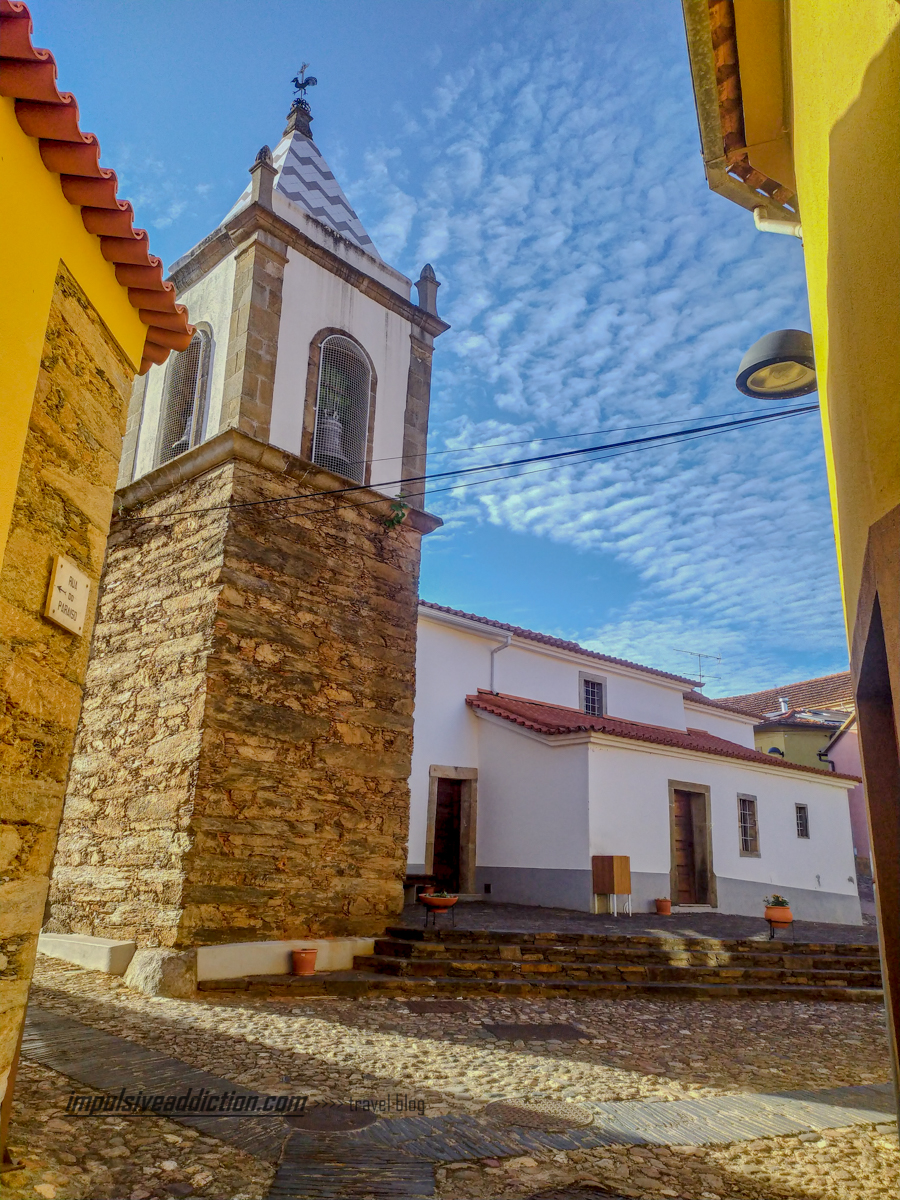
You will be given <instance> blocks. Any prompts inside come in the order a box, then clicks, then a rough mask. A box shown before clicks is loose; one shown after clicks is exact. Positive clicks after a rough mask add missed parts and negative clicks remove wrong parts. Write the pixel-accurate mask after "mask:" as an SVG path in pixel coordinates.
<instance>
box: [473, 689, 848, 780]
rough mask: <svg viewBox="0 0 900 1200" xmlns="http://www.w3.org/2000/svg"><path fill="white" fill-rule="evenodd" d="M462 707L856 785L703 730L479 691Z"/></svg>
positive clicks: (543, 728) (541, 728) (545, 727)
mask: <svg viewBox="0 0 900 1200" xmlns="http://www.w3.org/2000/svg"><path fill="white" fill-rule="evenodd" d="M466 704H468V705H469V707H470V708H474V709H477V710H479V711H480V712H487V713H493V715H494V716H497V717H502V718H503V719H504V720H505V721H512V722H513V723H514V724H516V725H521V726H522V727H523V728H524V729H532V730H534V731H535V732H536V733H544V734H550V735H553V734H563V733H586V732H590V731H595V732H597V733H604V734H607V735H608V736H610V737H620V738H626V739H627V740H628V741H632V742H650V743H651V744H653V745H655V746H671V747H672V748H673V749H676V750H691V751H693V752H694V753H697V754H713V755H716V756H717V757H719V758H734V759H739V760H740V761H742V762H749V763H756V764H758V765H760V766H766V767H772V768H774V769H776V770H779V771H802V772H804V774H807V775H828V776H830V777H831V778H832V779H833V778H838V779H850V780H853V781H854V782H859V779H858V776H856V775H837V776H836V775H835V772H834V771H827V770H820V769H819V768H818V767H805V766H803V765H802V764H800V763H792V762H784V761H783V760H782V759H779V758H774V757H773V756H772V755H770V754H762V753H760V751H758V750H751V749H749V748H748V747H747V746H741V745H740V744H739V743H737V742H729V741H728V740H727V739H725V738H720V737H716V736H715V735H714V734H712V733H707V732H706V731H705V730H703V729H688V730H683V729H668V728H667V727H666V726H663V725H645V724H642V723H641V722H638V721H624V720H622V719H621V718H620V717H591V716H588V714H587V713H583V712H581V711H580V710H579V709H577V708H566V707H564V706H563V705H561V704H545V703H543V702H542V701H540V700H526V699H524V697H522V696H507V695H503V694H500V695H497V694H495V693H494V692H488V691H485V690H483V689H481V688H479V690H478V693H477V695H474V696H466Z"/></svg>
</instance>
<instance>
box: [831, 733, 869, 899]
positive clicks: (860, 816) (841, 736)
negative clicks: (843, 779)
mask: <svg viewBox="0 0 900 1200" xmlns="http://www.w3.org/2000/svg"><path fill="white" fill-rule="evenodd" d="M825 753H826V754H827V755H828V758H829V760H830V762H832V763H833V764H834V769H835V771H842V772H846V773H848V774H851V775H861V774H862V770H861V769H860V753H859V729H858V728H857V724H856V714H855V713H854V714H853V715H852V716H850V717H848V718H847V720H846V721H845V722H844V723H843V725H842V726H841V727H840V729H838V730H837V732H836V733H835V734H834V736H833V737H832V739H831V741H830V742H829V743H828V746H827V748H826V750H825ZM848 795H849V800H850V828H851V829H852V830H853V849H854V852H855V854H856V870H857V872H858V873H859V874H860V875H863V876H867V877H869V879H871V876H872V851H871V848H870V846H869V819H868V817H867V816H866V787H865V784H864V783H863V782H862V781H860V782H859V783H858V784H857V785H856V786H855V787H852V788H851V789H850V792H849V794H848Z"/></svg>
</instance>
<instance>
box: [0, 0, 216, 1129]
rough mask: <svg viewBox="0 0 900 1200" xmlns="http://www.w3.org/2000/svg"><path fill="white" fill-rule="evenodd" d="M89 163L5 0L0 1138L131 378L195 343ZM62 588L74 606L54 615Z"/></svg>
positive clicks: (19, 9) (1, 42)
mask: <svg viewBox="0 0 900 1200" xmlns="http://www.w3.org/2000/svg"><path fill="white" fill-rule="evenodd" d="M99 154H100V147H99V144H98V143H97V139H96V138H95V137H94V136H93V134H85V133H83V132H82V131H81V130H80V128H79V125H78V107H77V104H76V102H75V98H74V97H73V96H71V95H69V94H68V93H65V92H59V91H58V89H57V87H56V64H55V62H54V60H53V56H52V55H50V54H49V53H48V52H47V51H39V50H37V49H35V47H34V46H33V45H32V42H31V19H30V16H29V13H28V10H27V8H25V6H24V5H19V4H16V5H13V4H11V3H8V0H0V179H2V181H3V186H2V188H0V283H2V286H0V430H2V454H0V711H2V713H3V718H4V719H3V723H2V725H0V938H2V940H3V941H4V943H5V944H6V946H8V947H11V948H12V949H11V950H10V952H9V962H8V963H7V964H6V968H5V970H4V972H3V979H2V980H0V1097H2V1101H3V1103H2V1108H0V1118H2V1120H0V1142H2V1141H3V1137H4V1135H5V1131H6V1124H7V1121H8V1115H9V1111H10V1099H11V1093H12V1084H13V1081H14V1076H15V1062H16V1058H17V1045H18V1042H19V1038H20V1034H21V1028H22V1023H23V1019H24V1012H25V1006H26V1003H27V999H28V990H29V986H30V982H31V974H32V969H33V965H34V958H35V953H36V947H37V936H38V933H39V931H40V928H41V925H42V923H43V914H44V906H45V902H46V896H47V890H48V885H49V874H50V868H51V864H52V860H53V853H54V848H55V845H56V838H57V830H58V827H59V821H60V816H61V813H62V806H63V798H64V795H65V785H66V777H67V774H68V769H69V761H70V758H71V754H72V747H73V743H74V738H75V730H76V726H77V723H78V718H79V714H80V711H81V698H82V688H83V684H84V677H85V670H86V667H87V660H88V649H89V646H90V639H91V631H92V628H93V617H94V608H95V604H96V595H97V588H98V585H99V581H100V574H101V570H102V566H103V560H104V554H105V550H106V541H107V534H108V532H109V525H110V520H111V517H112V508H113V495H114V491H115V486H116V479H117V474H118V465H119V457H120V454H121V449H122V436H123V433H124V431H125V419H126V414H127V411H128V402H129V398H130V394H131V387H132V382H133V379H134V376H135V374H136V373H138V372H144V371H146V370H147V369H149V366H150V365H151V363H154V362H156V363H161V362H164V361H165V359H166V357H167V356H168V354H169V353H170V351H171V350H172V349H183V348H184V347H185V346H187V345H188V344H189V343H190V340H191V338H192V336H193V332H194V331H193V329H192V328H191V327H190V326H189V325H188V323H187V314H186V311H185V310H184V308H183V307H182V306H179V305H177V304H176V303H175V293H174V288H173V287H172V285H171V284H168V283H166V281H165V280H164V279H163V277H162V264H161V263H160V261H159V259H156V258H153V257H152V256H151V255H150V254H149V252H148V239H147V234H146V232H145V231H144V230H140V229H135V228H134V227H133V223H132V222H133V217H134V213H133V211H132V208H131V205H130V204H127V203H125V202H124V201H122V200H120V199H119V198H118V197H117V195H116V177H115V173H114V172H113V171H111V170H109V169H107V168H104V167H101V166H100V164H99ZM63 583H66V585H67V586H71V587H74V588H75V589H76V592H77V598H76V599H75V600H73V603H74V605H75V607H74V608H67V609H62V608H61V607H60V603H59V600H58V598H56V599H57V603H56V604H51V603H50V601H51V600H52V599H54V598H55V592H56V591H63V590H64V589H63V587H62V584H63ZM69 598H70V599H71V597H69Z"/></svg>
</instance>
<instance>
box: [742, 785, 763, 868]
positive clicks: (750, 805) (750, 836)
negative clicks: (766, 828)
mask: <svg viewBox="0 0 900 1200" xmlns="http://www.w3.org/2000/svg"><path fill="white" fill-rule="evenodd" d="M738 823H739V827H740V835H741V854H753V855H758V854H759V820H758V818H757V813H756V797H755V796H738Z"/></svg>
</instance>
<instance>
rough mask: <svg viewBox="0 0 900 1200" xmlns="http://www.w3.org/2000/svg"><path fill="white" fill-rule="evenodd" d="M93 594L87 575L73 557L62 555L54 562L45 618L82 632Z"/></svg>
mask: <svg viewBox="0 0 900 1200" xmlns="http://www.w3.org/2000/svg"><path fill="white" fill-rule="evenodd" d="M90 594H91V581H90V579H88V577H87V575H85V573H84V572H83V571H79V569H78V568H77V567H76V566H75V564H74V563H73V562H72V560H71V559H70V558H63V556H62V555H61V554H58V555H57V556H56V558H55V559H54V562H53V575H52V576H51V579H50V589H49V591H48V592H47V607H46V608H45V609H44V616H45V617H46V618H47V619H48V620H49V621H53V622H54V623H55V624H56V625H61V626H62V627H63V629H68V631H69V632H70V633H81V632H82V630H83V629H84V619H85V617H86V616H87V606H88V597H89V596H90Z"/></svg>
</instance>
